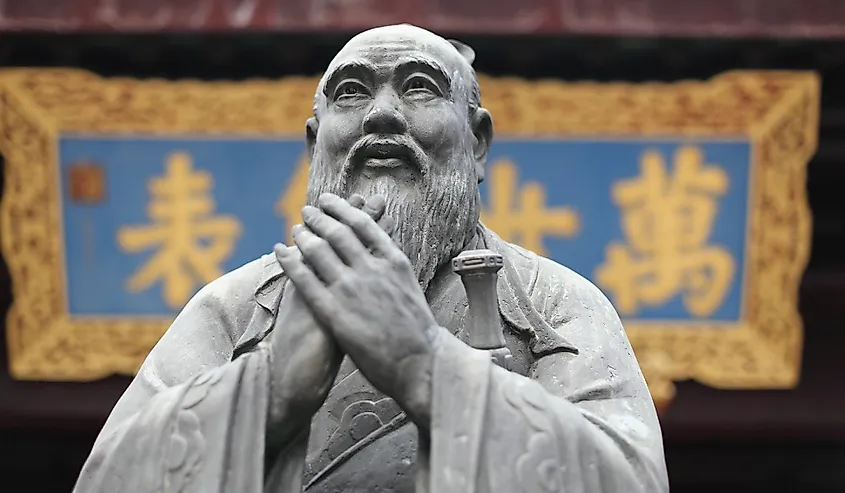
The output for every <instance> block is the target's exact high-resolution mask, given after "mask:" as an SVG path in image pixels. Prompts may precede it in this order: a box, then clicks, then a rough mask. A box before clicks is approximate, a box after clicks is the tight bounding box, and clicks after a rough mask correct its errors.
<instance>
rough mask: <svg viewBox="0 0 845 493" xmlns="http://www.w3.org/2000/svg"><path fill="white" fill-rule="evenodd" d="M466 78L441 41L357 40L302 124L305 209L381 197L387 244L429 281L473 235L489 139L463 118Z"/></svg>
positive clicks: (403, 36)
mask: <svg viewBox="0 0 845 493" xmlns="http://www.w3.org/2000/svg"><path fill="white" fill-rule="evenodd" d="M473 77H474V75H473V73H472V71H471V69H470V67H469V64H468V63H467V62H466V60H465V59H463V58H462V56H461V55H460V53H458V51H457V50H456V49H455V48H454V47H453V46H452V45H451V44H450V43H449V42H448V41H446V40H444V39H442V38H440V37H438V36H435V35H434V34H432V33H429V32H427V31H423V30H421V29H418V28H413V27H411V26H391V27H387V28H379V29H374V30H372V31H368V32H365V33H363V34H361V35H359V36H356V37H355V38H354V39H353V40H352V41H350V42H349V44H347V45H346V46H345V47H344V48H343V50H341V52H340V53H339V54H338V55H337V57H336V58H335V59H334V60H333V61H332V63H331V64H330V66H329V69H328V71H327V72H326V74H325V76H324V77H323V81H322V83H321V87H320V88H319V89H318V91H319V92H318V96H317V101H316V110H317V116H318V119H319V122H318V121H317V120H314V119H312V120H310V121H309V123H308V126H307V133H308V144H309V148H310V151H311V163H312V164H311V173H310V176H309V190H308V200H309V203H314V202H315V201H316V199H317V198H318V197H319V195H320V194H321V193H323V192H333V193H337V194H338V195H341V196H345V197H348V196H349V195H351V194H353V193H359V194H362V195H364V196H365V197H366V196H370V195H373V194H382V195H384V196H385V197H386V198H387V203H388V210H387V212H388V214H390V215H392V216H393V217H394V218H395V219H396V221H397V228H396V233H395V234H394V238H395V239H396V241H397V242H398V243H399V244H400V246H401V247H402V248H403V250H404V251H405V253H406V254H407V255H408V257H409V259H410V260H411V262H412V263H413V264H414V265H415V267H416V268H417V271H418V274H419V276H420V282H421V283H422V284H423V285H427V284H428V282H429V281H430V280H431V278H432V277H433V276H434V273H435V271H436V269H437V268H438V266H439V265H441V264H442V263H444V262H448V261H449V260H450V259H451V258H452V256H454V255H455V254H457V253H458V252H459V251H460V250H461V249H462V247H463V246H464V244H465V243H466V241H468V239H470V238H471V236H472V235H473V234H474V228H475V224H476V223H477V221H478V215H479V197H478V183H479V182H480V180H481V178H482V176H483V167H484V162H485V160H486V155H487V150H488V149H489V144H490V140H491V137H492V124H491V123H490V118H489V115H488V114H487V112H486V111H485V110H483V109H482V110H479V111H476V112H474V113H473V114H470V110H469V96H470V90H471V88H472V82H473Z"/></svg>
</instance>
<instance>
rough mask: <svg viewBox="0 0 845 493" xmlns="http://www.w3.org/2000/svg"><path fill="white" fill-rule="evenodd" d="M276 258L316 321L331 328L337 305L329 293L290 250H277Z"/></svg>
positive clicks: (335, 317) (336, 313) (336, 314)
mask: <svg viewBox="0 0 845 493" xmlns="http://www.w3.org/2000/svg"><path fill="white" fill-rule="evenodd" d="M277 258H278V259H279V264H281V266H282V269H284V271H285V275H286V276H287V277H288V279H290V282H292V283H293V285H294V287H295V288H296V291H297V293H299V295H300V296H302V299H303V300H305V303H306V304H307V305H308V307H309V308H311V311H312V312H313V313H314V316H315V317H316V318H317V320H318V321H320V322H321V323H323V324H324V325H326V326H327V327H331V325H332V321H333V320H336V319H337V316H338V312H337V310H338V308H337V303H335V302H334V296H333V295H332V293H331V291H329V289H328V288H327V287H326V286H325V285H323V283H322V282H320V279H318V278H317V275H316V274H314V273H313V272H311V270H310V269H309V268H308V267H306V266H305V264H303V263H302V261H301V260H300V259H299V258H297V257H296V255H294V254H292V252H291V251H290V250H283V249H280V250H278V251H277Z"/></svg>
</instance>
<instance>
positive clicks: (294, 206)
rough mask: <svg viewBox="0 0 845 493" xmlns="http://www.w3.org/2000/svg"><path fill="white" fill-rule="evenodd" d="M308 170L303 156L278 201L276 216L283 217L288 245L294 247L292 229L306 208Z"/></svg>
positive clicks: (306, 160) (306, 159)
mask: <svg viewBox="0 0 845 493" xmlns="http://www.w3.org/2000/svg"><path fill="white" fill-rule="evenodd" d="M308 168H309V166H308V158H307V157H306V156H305V154H303V155H302V156H301V157H300V158H299V161H298V162H297V163H296V169H295V170H294V172H293V178H291V180H290V182H289V183H288V186H287V187H286V188H285V190H284V191H283V192H282V196H281V197H279V200H278V201H276V214H278V215H280V216H282V218H284V220H285V223H286V229H287V231H288V232H287V242H288V243H287V244H288V245H293V233H292V232H291V228H292V227H293V225H294V224H296V223H297V222H299V221H300V217H302V208H303V207H305V201H306V200H307V198H306V192H307V190H308Z"/></svg>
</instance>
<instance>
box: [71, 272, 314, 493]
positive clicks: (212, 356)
mask: <svg viewBox="0 0 845 493" xmlns="http://www.w3.org/2000/svg"><path fill="white" fill-rule="evenodd" d="M259 272H260V264H258V263H257V262H255V263H252V264H247V265H246V266H244V267H242V268H241V269H238V270H236V271H233V272H232V273H230V274H227V275H225V276H223V277H221V278H220V279H218V280H216V281H214V282H212V283H211V284H209V285H208V286H206V287H204V288H203V289H202V290H200V292H199V293H197V295H196V296H195V297H194V298H192V299H191V300H190V301H189V302H188V304H187V305H186V306H185V308H184V309H183V311H182V312H181V313H180V314H179V315H178V316H177V318H176V319H175V320H174V322H173V324H172V325H171V327H170V328H169V329H168V330H167V332H166V333H165V334H164V335H163V336H162V338H161V340H160V341H159V342H158V344H156V346H155V347H154V348H153V350H152V351H151V352H150V354H149V355H148V357H147V358H146V360H145V361H144V363H143V365H142V367H141V369H140V371H139V372H138V374H137V375H136V377H135V378H134V379H133V381H132V383H131V384H130V385H129V387H128V389H127V390H126V392H125V393H124V395H123V396H122V397H121V399H120V400H119V401H118V403H117V405H116V406H115V408H114V409H113V411H112V413H111V415H110V416H109V419H108V420H107V422H106V424H105V426H104V427H103V430H102V431H101V433H100V435H99V436H98V438H97V441H96V442H95V444H94V448H93V450H92V452H91V455H90V456H89V458H88V460H87V461H86V463H85V465H84V467H83V469H82V472H81V474H80V477H79V479H78V481H77V484H76V487H75V490H74V491H77V492H80V493H81V492H114V491H150V492H152V491H183V492H194V491H196V492H212V491H239V492H244V493H258V492H260V491H262V490H263V485H264V478H265V457H264V455H265V447H264V443H265V435H266V430H265V426H266V420H267V410H268V402H269V393H270V368H271V358H272V355H271V354H270V353H271V350H270V348H269V346H268V345H267V344H264V343H262V344H259V345H257V346H255V347H254V348H253V350H251V351H249V352H246V353H244V354H242V355H241V356H239V357H237V358H235V359H234V360H232V353H233V348H234V345H235V341H237V339H238V338H239V337H240V334H241V333H243V331H244V330H245V329H246V328H247V327H248V326H250V324H262V325H269V324H271V323H272V316H271V314H269V313H267V312H265V311H263V310H262V309H261V308H260V307H258V305H257V304H256V303H255V301H254V300H253V299H252V290H254V289H255V285H256V284H257V281H258V274H259ZM298 441H301V440H297V441H295V442H298ZM302 447H303V445H302V444H300V443H292V444H291V447H289V449H290V450H287V451H283V452H282V454H283V455H284V453H285V452H287V453H291V454H292V455H294V456H297V457H293V458H292V462H293V463H294V464H297V463H300V462H301V458H299V457H298V456H299V455H303V454H302V452H301V451H300V450H299V449H300V448H302ZM280 459H282V460H280V461H279V462H280V463H285V462H286V461H285V460H284V458H283V457H281V458H280Z"/></svg>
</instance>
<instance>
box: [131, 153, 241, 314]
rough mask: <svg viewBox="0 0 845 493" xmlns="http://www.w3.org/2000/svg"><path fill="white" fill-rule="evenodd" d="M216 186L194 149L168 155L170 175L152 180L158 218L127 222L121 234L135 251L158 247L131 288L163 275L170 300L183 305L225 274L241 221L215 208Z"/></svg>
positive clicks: (151, 211) (152, 212) (151, 212)
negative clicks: (198, 165)
mask: <svg viewBox="0 0 845 493" xmlns="http://www.w3.org/2000/svg"><path fill="white" fill-rule="evenodd" d="M213 187H214V180H213V178H212V176H211V175H210V174H209V173H207V172H205V171H195V170H193V169H192V162H191V157H190V156H189V155H188V154H185V153H174V154H171V155H170V156H169V157H168V159H167V163H166V171H165V174H164V176H161V177H157V178H153V179H152V180H150V183H149V185H148V190H149V193H150V196H151V200H150V203H149V205H148V207H147V215H148V216H149V218H150V221H151V223H152V224H149V225H143V226H125V227H123V228H121V229H120V230H119V231H118V234H117V242H118V245H119V246H120V248H121V249H122V250H124V251H126V252H129V253H137V252H141V251H144V250H148V249H150V248H154V247H158V251H157V252H156V253H155V254H154V255H153V256H152V258H151V259H150V260H149V261H147V262H146V263H145V264H144V265H143V266H141V268H139V269H138V270H137V271H136V272H135V273H134V274H133V275H132V277H130V278H129V280H128V282H127V289H129V291H131V292H139V291H143V290H145V289H147V288H149V287H150V286H151V285H152V284H153V283H154V282H156V281H158V280H161V281H162V283H163V298H164V301H165V302H166V303H167V305H168V306H170V307H171V308H174V309H178V308H180V307H182V305H183V304H184V303H185V302H186V301H187V300H188V299H189V298H190V296H191V295H192V293H193V291H194V288H195V287H196V286H197V285H198V284H200V283H201V284H205V283H209V282H211V281H213V280H214V279H216V278H218V277H220V276H221V275H222V271H221V269H220V264H221V262H223V261H224V260H225V259H227V258H228V257H229V255H230V254H231V253H232V249H233V248H234V246H235V242H236V240H237V239H238V237H239V236H240V234H241V225H240V222H238V220H237V218H235V217H232V216H228V215H217V216H215V215H214V214H213V213H214V208H215V203H214V199H213V198H212V197H211V195H210V193H209V192H210V190H211V189H212V188H213Z"/></svg>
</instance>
